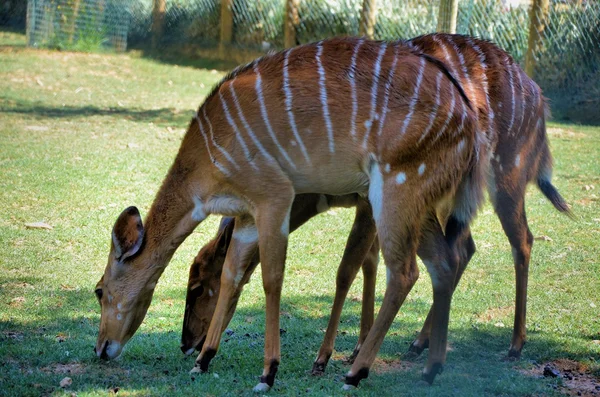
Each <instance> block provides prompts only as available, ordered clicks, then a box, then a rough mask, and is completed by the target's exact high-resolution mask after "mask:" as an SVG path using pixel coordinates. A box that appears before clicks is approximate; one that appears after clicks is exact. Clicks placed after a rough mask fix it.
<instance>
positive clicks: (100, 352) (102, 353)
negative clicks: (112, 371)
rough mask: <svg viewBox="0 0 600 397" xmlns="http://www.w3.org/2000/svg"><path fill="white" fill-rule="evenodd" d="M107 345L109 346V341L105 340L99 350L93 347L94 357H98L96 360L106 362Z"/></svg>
mask: <svg viewBox="0 0 600 397" xmlns="http://www.w3.org/2000/svg"><path fill="white" fill-rule="evenodd" d="M109 345H110V341H108V340H106V341H104V343H103V344H102V346H101V347H100V348H97V347H94V353H96V356H98V358H101V359H102V360H108V355H107V354H106V349H107V348H108V346H109Z"/></svg>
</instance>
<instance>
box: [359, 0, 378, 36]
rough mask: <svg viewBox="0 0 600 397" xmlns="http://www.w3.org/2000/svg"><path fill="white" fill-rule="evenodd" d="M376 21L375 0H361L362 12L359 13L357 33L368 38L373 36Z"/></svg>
mask: <svg viewBox="0 0 600 397" xmlns="http://www.w3.org/2000/svg"><path fill="white" fill-rule="evenodd" d="M376 21H377V2H376V0H363V6H362V12H361V13H360V23H359V27H358V33H359V35H360V36H365V37H366V38H368V39H371V40H372V39H373V38H374V37H375V23H376Z"/></svg>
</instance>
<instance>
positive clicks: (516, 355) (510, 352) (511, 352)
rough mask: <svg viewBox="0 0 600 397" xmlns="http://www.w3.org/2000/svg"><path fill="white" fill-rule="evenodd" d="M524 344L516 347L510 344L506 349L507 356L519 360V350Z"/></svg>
mask: <svg viewBox="0 0 600 397" xmlns="http://www.w3.org/2000/svg"><path fill="white" fill-rule="evenodd" d="M524 345H525V344H523V345H521V348H520V349H518V348H516V347H514V346H511V347H510V349H509V350H508V358H509V359H512V360H519V359H520V358H521V351H522V350H523V346H524Z"/></svg>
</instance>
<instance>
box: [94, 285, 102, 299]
mask: <svg viewBox="0 0 600 397" xmlns="http://www.w3.org/2000/svg"><path fill="white" fill-rule="evenodd" d="M94 294H96V297H97V298H98V300H101V299H102V288H96V290H95V291H94Z"/></svg>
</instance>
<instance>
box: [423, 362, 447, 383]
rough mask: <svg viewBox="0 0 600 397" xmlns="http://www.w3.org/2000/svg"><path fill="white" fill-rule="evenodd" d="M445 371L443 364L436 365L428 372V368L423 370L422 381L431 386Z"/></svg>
mask: <svg viewBox="0 0 600 397" xmlns="http://www.w3.org/2000/svg"><path fill="white" fill-rule="evenodd" d="M443 370H444V366H443V365H442V364H440V363H435V364H433V365H432V366H431V369H430V370H429V371H427V368H426V369H424V370H423V374H422V375H421V379H423V380H424V381H425V382H427V383H429V384H430V385H431V384H432V383H433V380H434V379H435V377H436V376H437V374H441V373H442V371H443Z"/></svg>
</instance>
